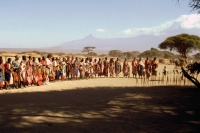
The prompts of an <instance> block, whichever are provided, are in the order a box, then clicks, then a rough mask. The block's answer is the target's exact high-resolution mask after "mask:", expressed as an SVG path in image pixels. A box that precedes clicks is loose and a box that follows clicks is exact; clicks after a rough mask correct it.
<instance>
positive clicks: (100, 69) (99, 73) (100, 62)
mask: <svg viewBox="0 0 200 133" xmlns="http://www.w3.org/2000/svg"><path fill="white" fill-rule="evenodd" d="M98 66H99V69H98V77H101V76H102V75H103V73H102V61H101V58H99V61H98Z"/></svg>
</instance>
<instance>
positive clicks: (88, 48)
mask: <svg viewBox="0 0 200 133" xmlns="http://www.w3.org/2000/svg"><path fill="white" fill-rule="evenodd" d="M95 48H96V47H93V46H86V47H84V48H83V50H82V52H87V53H90V52H93V49H95Z"/></svg>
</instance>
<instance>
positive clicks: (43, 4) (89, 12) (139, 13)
mask: <svg viewBox="0 0 200 133" xmlns="http://www.w3.org/2000/svg"><path fill="white" fill-rule="evenodd" d="M188 2H189V0H182V1H180V3H179V4H177V1H176V0H0V45H3V44H6V45H7V46H10V45H14V46H16V47H50V46H55V45H59V44H61V43H64V42H66V41H72V40H77V39H82V38H84V37H85V36H87V35H89V34H92V35H93V36H94V37H97V38H105V39H106V38H124V37H132V36H136V35H138V33H136V31H137V32H138V31H139V32H141V31H144V30H145V31H146V30H152V27H153V30H154V31H155V30H157V29H159V28H160V27H165V26H166V24H167V22H168V23H170V22H171V21H172V20H177V19H178V18H180V16H181V15H190V14H195V13H196V11H191V8H189V6H188ZM1 47H2V46H1Z"/></svg>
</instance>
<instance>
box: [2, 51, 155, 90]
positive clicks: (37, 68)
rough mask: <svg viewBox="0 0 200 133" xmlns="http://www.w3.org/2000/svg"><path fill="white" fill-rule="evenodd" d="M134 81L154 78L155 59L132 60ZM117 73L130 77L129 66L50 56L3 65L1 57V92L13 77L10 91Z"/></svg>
mask: <svg viewBox="0 0 200 133" xmlns="http://www.w3.org/2000/svg"><path fill="white" fill-rule="evenodd" d="M131 65H132V74H133V77H136V76H137V75H139V77H144V76H145V77H147V78H149V77H150V75H155V76H156V75H157V72H156V68H157V67H158V64H157V61H156V58H154V60H153V61H150V60H149V59H148V57H147V59H146V60H145V62H144V63H143V61H142V59H141V58H139V60H137V59H136V58H134V59H133V61H132V63H131ZM120 72H123V76H124V77H130V65H129V64H128V61H127V60H126V59H125V60H124V61H123V64H122V65H121V62H120V60H119V59H118V58H117V59H116V61H114V59H113V58H110V60H109V61H108V59H107V57H105V58H104V60H103V61H102V60H101V58H99V59H98V61H97V59H94V60H93V59H92V58H85V59H83V58H82V59H80V60H79V59H78V58H77V57H76V58H74V57H72V58H69V57H66V58H62V59H61V58H58V57H57V58H55V57H53V55H52V54H48V55H47V56H46V57H45V56H43V57H42V58H37V60H36V58H35V57H31V56H28V59H27V57H26V56H22V60H21V61H19V56H18V55H16V56H15V60H13V61H12V60H11V58H8V59H7V61H6V62H5V63H4V62H3V58H2V57H1V56H0V89H2V88H3V87H5V89H8V88H11V87H10V80H11V76H12V77H13V88H22V87H26V86H31V85H38V86H40V85H42V84H45V85H48V84H49V83H50V82H52V81H59V80H66V79H71V80H73V79H89V78H96V77H102V76H103V77H119V74H120Z"/></svg>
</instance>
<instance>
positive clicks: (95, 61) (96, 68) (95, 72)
mask: <svg viewBox="0 0 200 133" xmlns="http://www.w3.org/2000/svg"><path fill="white" fill-rule="evenodd" d="M93 66H94V76H95V78H96V76H97V75H98V70H99V64H98V62H97V59H94V62H93Z"/></svg>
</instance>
